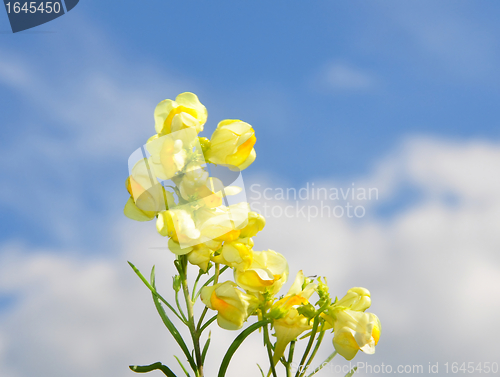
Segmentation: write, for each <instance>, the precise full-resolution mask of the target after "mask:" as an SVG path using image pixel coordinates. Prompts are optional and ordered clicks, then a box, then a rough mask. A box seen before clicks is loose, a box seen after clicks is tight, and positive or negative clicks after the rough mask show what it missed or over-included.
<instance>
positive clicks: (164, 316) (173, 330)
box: [151, 268, 198, 374]
mask: <svg viewBox="0 0 500 377" xmlns="http://www.w3.org/2000/svg"><path fill="white" fill-rule="evenodd" d="M151 287H152V288H153V290H154V291H155V292H156V286H155V276H154V268H153V270H152V271H151ZM153 301H154V303H155V306H156V310H157V311H158V314H159V315H160V317H161V319H162V321H163V323H164V324H165V326H166V327H167V329H168V331H170V334H172V336H173V337H174V339H175V341H176V342H177V344H178V345H179V347H181V349H182V352H183V353H184V355H185V356H186V358H187V360H188V361H189V365H191V368H192V369H193V372H194V373H195V374H196V371H197V370H198V368H197V366H196V363H195V361H194V359H193V358H192V357H191V354H190V353H189V350H188V348H187V346H186V343H184V339H182V336H181V334H180V333H179V331H178V330H177V328H176V327H175V325H174V324H173V323H172V321H170V318H168V316H167V313H165V310H164V309H163V306H161V303H160V300H159V299H158V296H157V295H155V294H154V293H153Z"/></svg>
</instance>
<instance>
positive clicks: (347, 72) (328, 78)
mask: <svg viewBox="0 0 500 377" xmlns="http://www.w3.org/2000/svg"><path fill="white" fill-rule="evenodd" d="M313 81H314V83H313V85H314V86H315V87H317V88H321V89H324V90H335V91H341V92H346V91H347V92H366V91H367V90H370V89H372V88H373V87H374V86H375V85H376V84H377V79H376V78H375V77H374V75H373V74H372V73H370V72H367V71H364V70H362V69H360V68H357V67H354V66H352V65H351V64H347V63H345V62H340V61H334V62H331V63H329V64H327V65H325V66H324V67H323V68H322V69H321V71H320V73H319V74H318V75H317V77H316V78H315V79H314V80H313Z"/></svg>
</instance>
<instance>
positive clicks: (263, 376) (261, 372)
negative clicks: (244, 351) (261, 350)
mask: <svg viewBox="0 0 500 377" xmlns="http://www.w3.org/2000/svg"><path fill="white" fill-rule="evenodd" d="M257 366H258V367H259V370H260V374H261V375H262V377H266V376H265V374H264V371H263V370H262V368H261V367H260V365H259V364H257Z"/></svg>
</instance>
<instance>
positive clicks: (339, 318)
mask: <svg viewBox="0 0 500 377" xmlns="http://www.w3.org/2000/svg"><path fill="white" fill-rule="evenodd" d="M370 305H371V298H370V292H369V291H368V289H365V288H360V287H355V288H351V289H349V290H348V291H347V294H346V295H345V296H344V297H343V298H342V299H340V300H339V301H337V302H336V303H335V304H334V305H332V306H331V307H329V308H328V310H327V311H326V312H325V313H323V314H322V315H321V316H322V318H324V319H325V320H326V322H327V323H328V325H327V327H326V328H332V327H333V331H334V333H335V335H334V337H333V346H334V347H335V349H336V350H337V352H338V353H339V354H340V355H342V356H344V357H345V358H346V359H347V360H351V359H352V358H353V357H354V356H356V353H357V352H358V351H359V350H361V351H363V352H365V353H368V354H372V353H374V352H375V345H376V344H377V342H378V340H379V337H380V331H381V329H382V327H381V325H380V321H379V319H378V318H377V316H376V315H375V314H373V313H364V311H365V310H366V309H368V308H369V307H370Z"/></svg>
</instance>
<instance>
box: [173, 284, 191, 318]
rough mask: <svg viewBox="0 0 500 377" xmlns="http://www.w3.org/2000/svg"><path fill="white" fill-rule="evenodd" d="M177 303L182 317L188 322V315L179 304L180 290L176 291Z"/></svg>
mask: <svg viewBox="0 0 500 377" xmlns="http://www.w3.org/2000/svg"><path fill="white" fill-rule="evenodd" d="M175 303H176V304H177V308H178V309H179V313H180V314H181V316H182V318H183V319H184V321H183V322H184V323H186V324H187V322H188V320H187V318H186V315H185V314H184V312H183V311H182V307H181V304H179V292H178V291H177V292H175Z"/></svg>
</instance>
